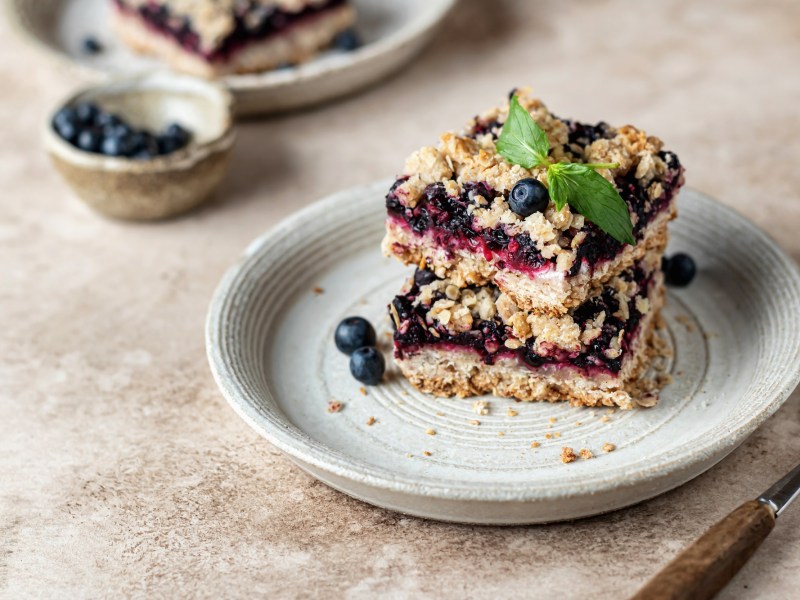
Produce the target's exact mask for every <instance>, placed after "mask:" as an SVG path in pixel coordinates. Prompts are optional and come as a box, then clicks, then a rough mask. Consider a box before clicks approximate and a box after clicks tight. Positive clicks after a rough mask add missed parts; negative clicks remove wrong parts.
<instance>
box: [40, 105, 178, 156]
mask: <svg viewBox="0 0 800 600" xmlns="http://www.w3.org/2000/svg"><path fill="white" fill-rule="evenodd" d="M53 129H54V130H55V132H56V133H57V134H58V135H60V136H61V137H62V138H63V139H64V140H65V141H67V142H70V143H72V145H73V146H75V147H76V148H78V149H79V150H83V151H85V152H94V153H97V154H104V155H106V156H118V157H126V158H136V159H140V160H146V159H150V158H155V157H156V156H162V155H166V154H170V153H172V152H177V151H178V150H181V149H183V148H185V147H186V146H188V145H189V142H190V141H191V139H192V134H191V132H190V131H189V130H187V129H186V128H185V127H183V126H182V125H180V124H179V123H171V124H170V125H169V126H167V128H166V129H164V130H163V131H162V132H151V131H149V130H147V129H137V128H136V127H135V126H132V125H131V124H130V123H128V122H127V121H126V120H125V118H124V117H122V116H120V115H116V114H114V113H111V112H107V111H105V110H104V109H103V108H102V107H100V106H99V105H98V104H96V103H94V102H91V101H84V102H80V103H78V104H76V105H74V106H65V107H63V108H61V109H60V110H59V111H58V112H57V113H56V114H55V116H54V117H53Z"/></svg>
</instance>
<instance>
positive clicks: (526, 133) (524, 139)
mask: <svg viewBox="0 0 800 600" xmlns="http://www.w3.org/2000/svg"><path fill="white" fill-rule="evenodd" d="M497 151H498V152H500V154H501V155H502V156H503V158H505V159H506V160H507V161H508V162H510V163H512V164H515V165H520V166H521V167H525V168H526V169H532V168H533V167H537V166H539V165H542V164H545V163H546V162H547V153H548V152H550V143H549V142H548V141H547V134H546V133H545V132H544V130H543V129H542V128H541V127H539V124H538V123H537V122H536V121H534V120H533V117H532V116H531V114H530V113H529V112H528V111H527V110H525V109H524V108H522V105H521V104H520V103H519V100H518V99H517V97H516V96H514V97H513V98H512V99H511V104H509V107H508V118H506V122H505V124H504V125H503V130H502V131H501V132H500V137H499V138H498V139H497Z"/></svg>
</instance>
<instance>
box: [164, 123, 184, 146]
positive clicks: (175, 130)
mask: <svg viewBox="0 0 800 600" xmlns="http://www.w3.org/2000/svg"><path fill="white" fill-rule="evenodd" d="M164 133H165V135H167V136H168V137H171V138H172V139H174V140H175V142H176V143H177V144H178V147H179V148H182V147H183V146H185V145H186V144H188V143H189V137H190V135H189V132H188V131H187V130H186V129H184V128H183V127H181V125H180V124H179V123H173V124H172V125H170V126H169V127H167V130H166V132H164Z"/></svg>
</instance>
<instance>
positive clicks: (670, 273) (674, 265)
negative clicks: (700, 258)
mask: <svg viewBox="0 0 800 600" xmlns="http://www.w3.org/2000/svg"><path fill="white" fill-rule="evenodd" d="M661 266H662V268H663V269H664V279H665V280H666V282H667V285H671V286H675V287H686V286H687V285H689V284H690V283H691V282H692V279H694V276H695V275H696V274H697V266H696V265H695V264H694V259H693V258H692V257H691V256H689V255H688V254H683V253H682V252H679V253H678V254H673V255H672V256H671V257H670V258H666V257H665V258H664V259H663V260H662V263H661Z"/></svg>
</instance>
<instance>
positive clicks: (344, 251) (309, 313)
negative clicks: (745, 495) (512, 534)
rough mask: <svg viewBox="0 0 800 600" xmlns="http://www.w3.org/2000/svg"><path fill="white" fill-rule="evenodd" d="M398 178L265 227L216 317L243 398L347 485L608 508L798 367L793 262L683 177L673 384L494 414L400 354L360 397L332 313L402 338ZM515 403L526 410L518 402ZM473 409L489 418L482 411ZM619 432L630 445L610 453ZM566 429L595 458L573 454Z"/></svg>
mask: <svg viewBox="0 0 800 600" xmlns="http://www.w3.org/2000/svg"><path fill="white" fill-rule="evenodd" d="M390 184H391V182H381V183H377V184H374V185H371V186H368V187H364V188H356V189H352V190H348V191H346V192H342V193H340V194H336V195H335V196H332V197H331V198H329V199H327V200H325V201H322V202H319V203H317V204H315V205H312V206H310V207H309V208H307V209H305V210H304V211H301V212H300V213H298V214H296V215H294V216H293V217H291V218H290V219H288V220H287V221H285V222H284V223H282V224H281V225H279V226H278V227H277V228H276V229H275V230H273V231H272V232H270V233H269V234H267V235H265V236H264V237H262V238H260V239H259V240H256V241H255V242H254V243H253V244H251V246H250V247H249V248H248V249H247V251H246V253H245V255H244V257H243V258H242V259H241V260H240V262H239V263H238V264H237V265H236V266H234V267H233V268H232V269H231V270H230V271H229V272H228V273H227V275H226V276H225V278H224V279H223V281H222V283H221V284H220V286H219V288H218V290H217V292H216V294H215V296H214V299H213V301H212V304H211V309H210V312H209V316H208V322H207V330H206V341H207V347H208V355H209V360H210V363H211V368H212V370H213V372H214V376H215V378H216V380H217V383H218V384H219V386H220V389H221V390H222V392H223V394H224V395H225V397H226V398H227V399H228V401H229V402H230V404H231V405H232V406H233V408H234V409H235V410H236V412H237V413H239V415H240V416H242V418H244V419H245V420H246V421H247V422H248V423H249V424H250V425H251V426H252V427H253V428H254V429H256V431H258V432H259V433H261V434H262V435H263V436H264V437H266V438H267V439H268V440H269V441H270V442H272V443H273V444H275V445H276V446H277V447H278V448H280V449H281V450H283V451H284V452H286V453H287V454H288V455H289V456H290V457H291V458H292V459H293V460H295V462H297V464H298V465H300V466H301V467H302V468H303V469H305V470H306V471H308V472H309V473H311V474H312V475H313V476H315V477H317V478H319V479H320V480H322V481H324V482H326V483H328V484H329V485H331V486H332V487H334V488H336V489H339V490H341V491H343V492H345V493H348V494H350V495H352V496H355V497H356V498H359V499H362V500H364V501H366V502H370V503H373V504H376V505H379V506H383V507H386V508H390V509H394V510H399V511H402V512H405V513H409V514H413V515H417V516H422V517H428V518H432V519H440V520H445V521H457V522H469V523H486V524H489V523H491V524H522V523H541V522H548V521H555V520H564V519H574V518H578V517H584V516H588V515H593V514H597V513H601V512H606V511H610V510H614V509H618V508H621V507H623V506H627V505H630V504H633V503H636V502H640V501H642V500H645V499H647V498H650V497H653V496H655V495H657V494H660V493H663V492H665V491H667V490H669V489H671V488H674V487H676V486H678V485H680V484H682V483H684V482H686V481H688V480H689V479H691V478H693V477H695V476H697V475H699V474H700V473H702V472H703V471H705V470H706V469H708V468H709V467H711V466H712V465H714V464H715V463H716V462H718V461H719V460H721V459H722V458H723V457H724V456H725V455H727V454H728V453H729V452H730V451H732V450H733V449H734V448H735V447H736V446H737V445H739V444H740V443H741V442H742V441H743V440H744V439H745V438H746V437H747V435H749V434H750V433H751V432H752V431H753V430H754V429H755V428H756V427H757V426H758V425H759V424H760V423H762V422H763V421H764V420H765V419H766V418H767V417H768V416H769V415H771V414H772V413H773V412H775V410H777V408H778V407H779V406H780V404H781V403H782V402H783V401H784V400H785V399H786V397H787V396H788V395H789V394H790V393H791V391H792V390H793V389H794V387H795V385H796V384H797V382H798V378H799V375H800V370H799V365H800V363H799V362H798V358H800V329H799V328H798V319H797V315H798V314H800V276H799V275H798V270H797V268H796V266H795V265H794V263H793V262H792V261H791V260H790V259H789V258H787V257H786V256H785V255H784V254H783V253H782V252H781V251H780V249H778V248H777V246H775V244H774V243H773V242H772V241H770V240H769V238H767V237H766V236H765V235H764V234H763V233H761V232H760V231H759V230H758V229H757V228H756V227H755V226H754V225H752V224H751V223H749V222H748V221H746V220H745V219H744V218H742V217H740V216H739V215H737V214H736V213H734V212H732V211H731V210H729V209H727V208H725V207H723V206H722V205H720V204H718V203H717V202H715V201H713V200H711V199H710V198H708V197H706V196H703V195H701V194H699V193H697V192H695V191H692V190H684V191H683V192H682V193H681V197H680V200H679V203H678V206H679V210H680V218H679V219H678V220H677V221H676V222H675V223H673V225H672V238H673V243H672V244H671V246H670V249H669V251H670V252H675V251H679V250H680V251H686V252H689V253H690V254H691V255H692V256H693V257H694V258H695V259H696V261H697V263H698V267H699V274H698V277H697V278H696V279H695V281H694V282H693V283H692V285H691V286H690V287H688V288H687V289H685V290H674V289H672V290H670V292H669V295H668V300H667V306H666V308H665V317H666V320H667V324H668V341H669V343H671V344H672V346H673V348H674V351H675V357H674V359H673V360H672V361H671V365H670V369H671V371H672V374H673V377H674V383H673V384H671V385H670V386H668V387H667V388H666V389H665V390H664V392H663V393H662V398H661V402H660V403H659V405H658V406H656V407H655V408H652V409H646V410H635V411H616V412H613V413H612V412H611V411H608V410H606V409H586V408H573V407H570V406H569V405H566V404H536V403H533V404H528V403H517V402H514V401H513V400H505V399H498V398H488V397H487V399H488V400H489V401H490V404H491V414H490V415H488V416H482V417H478V416H477V415H475V414H474V413H473V412H472V411H471V404H472V400H470V399H465V400H459V399H447V400H445V399H438V398H434V397H432V396H427V395H424V394H420V393H419V392H417V391H416V390H414V389H413V388H412V387H411V386H410V385H409V384H408V383H407V382H406V381H405V380H404V379H403V378H402V377H399V376H398V375H397V373H396V372H395V371H394V369H392V372H391V373H390V376H389V381H388V383H385V384H382V385H380V386H377V387H371V388H368V395H366V396H364V395H362V394H361V393H360V392H359V386H360V384H359V383H358V382H356V381H355V380H354V379H352V378H351V377H350V375H349V371H348V361H347V357H346V356H344V355H342V354H340V353H339V352H338V351H337V350H336V348H335V346H334V344H333V330H334V328H335V326H336V324H337V323H338V322H339V321H340V320H341V319H342V318H343V317H345V316H348V315H351V314H360V315H363V316H365V317H367V318H369V319H370V320H372V322H373V323H374V324H376V325H377V328H378V331H379V337H380V339H381V340H384V345H385V347H386V349H388V347H389V339H388V337H386V335H385V334H386V332H388V331H389V330H390V325H389V322H388V319H387V318H386V317H385V306H386V304H387V303H388V302H389V301H390V299H391V298H392V297H393V296H394V294H395V293H396V292H397V291H398V290H399V289H400V287H401V285H402V283H403V281H404V278H405V277H406V276H407V275H408V274H409V273H410V270H409V269H407V268H404V267H402V266H401V265H399V264H397V261H395V260H390V259H387V258H384V257H383V256H382V255H381V252H380V240H381V236H382V234H383V217H384V205H383V197H384V194H385V192H386V190H387V189H388V187H389V185H390ZM316 286H319V287H320V288H322V289H323V290H324V292H323V293H318V292H315V291H314V288H315V287H316ZM331 399H337V400H339V401H341V402H343V403H344V404H345V407H344V409H343V410H342V411H341V412H340V413H337V414H330V413H328V412H327V405H328V401H329V400H331ZM509 406H513V407H514V409H515V410H516V411H518V412H519V415H518V416H515V417H509V416H507V415H506V411H507V408H508V407H509ZM369 417H375V418H376V419H377V422H376V423H375V424H374V425H372V426H368V425H366V422H367V420H368V419H369ZM551 417H554V418H555V419H556V422H555V423H551V422H550V418H551ZM476 418H477V419H479V420H480V422H481V424H480V425H479V426H475V425H470V424H469V421H470V420H472V419H476ZM429 428H432V429H434V430H435V431H436V432H437V433H436V435H435V436H431V435H427V434H426V430H427V429H429ZM546 434H551V436H553V437H552V438H551V439H547V438H546ZM555 434H558V435H559V436H560V437H555ZM534 440H535V441H538V442H540V443H541V447H539V448H538V449H535V450H534V449H531V448H530V444H531V442H532V441H534ZM606 442H610V443H613V444H616V446H617V450H616V451H614V452H612V453H610V454H604V453H603V452H602V450H601V448H602V446H603V444H604V443H606ZM562 446H571V447H573V448H574V449H575V450H576V451H577V450H579V449H581V448H588V449H590V450H592V452H594V453H595V455H596V458H594V459H592V460H579V461H577V462H575V463H572V464H569V465H564V464H562V463H561V461H560V459H559V455H560V452H561V448H562ZM426 451H427V452H430V454H431V455H430V456H425V455H424V454H423V452H426Z"/></svg>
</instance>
